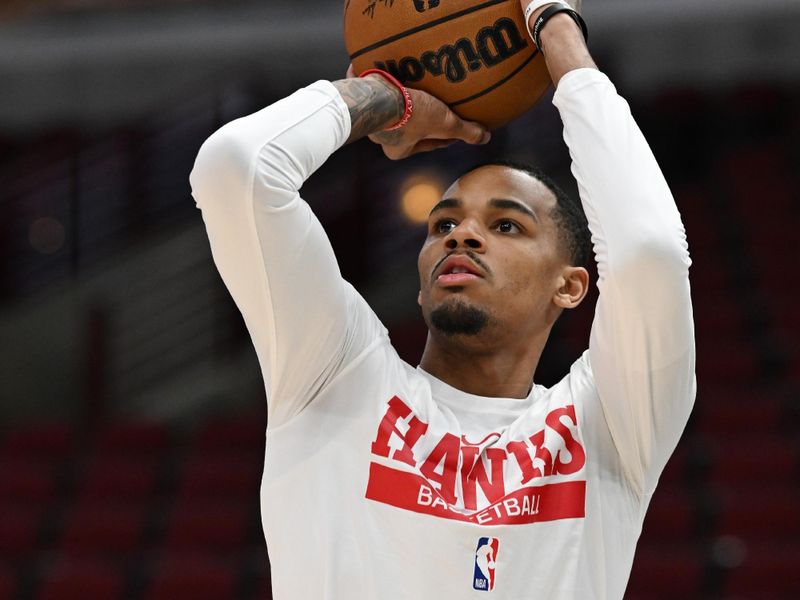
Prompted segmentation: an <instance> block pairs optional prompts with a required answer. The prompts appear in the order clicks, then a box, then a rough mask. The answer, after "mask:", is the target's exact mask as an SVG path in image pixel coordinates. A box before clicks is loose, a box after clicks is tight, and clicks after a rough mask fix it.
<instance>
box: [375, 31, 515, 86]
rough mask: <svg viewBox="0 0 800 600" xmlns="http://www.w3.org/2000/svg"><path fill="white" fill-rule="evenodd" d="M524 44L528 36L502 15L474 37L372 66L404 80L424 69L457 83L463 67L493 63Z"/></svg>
mask: <svg viewBox="0 0 800 600" xmlns="http://www.w3.org/2000/svg"><path fill="white" fill-rule="evenodd" d="M527 47H528V40H527V38H526V37H525V36H523V35H522V33H521V32H520V30H519V28H518V27H517V24H516V23H515V22H514V21H513V20H511V19H509V18H505V17H504V18H502V19H498V20H497V21H496V22H495V24H494V25H491V26H488V27H484V28H483V29H481V30H480V31H479V32H478V35H477V36H476V39H475V40H474V41H472V40H469V39H467V38H461V39H460V40H457V41H456V42H454V43H452V44H446V45H444V46H442V47H441V48H439V50H437V51H433V50H427V51H425V52H423V53H422V55H421V56H420V57H419V58H415V57H413V56H406V57H404V58H401V59H400V60H399V61H396V60H387V61H375V67H376V68H378V69H383V70H384V71H388V72H389V73H391V74H392V75H394V76H395V77H396V78H397V79H399V80H400V81H402V82H403V83H405V84H411V83H415V82H417V81H420V80H422V78H423V77H424V76H425V73H426V72H427V73H430V74H431V75H432V76H434V77H441V76H442V75H444V76H445V77H446V78H447V80H448V81H449V82H451V83H459V82H461V81H464V80H465V79H466V78H467V69H469V71H473V72H474V71H478V70H479V69H481V68H491V67H494V66H497V65H499V64H500V63H502V62H503V61H506V60H508V59H510V58H511V57H512V56H514V55H515V54H517V53H519V52H521V51H522V50H524V49H525V48H527Z"/></svg>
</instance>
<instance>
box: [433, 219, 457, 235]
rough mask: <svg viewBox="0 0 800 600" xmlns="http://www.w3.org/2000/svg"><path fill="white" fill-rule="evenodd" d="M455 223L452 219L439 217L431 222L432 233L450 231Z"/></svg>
mask: <svg viewBox="0 0 800 600" xmlns="http://www.w3.org/2000/svg"><path fill="white" fill-rule="evenodd" d="M455 227H456V223H455V221H453V220H452V219H439V220H438V221H436V223H434V224H433V231H434V233H450V232H451V231H453V229H455Z"/></svg>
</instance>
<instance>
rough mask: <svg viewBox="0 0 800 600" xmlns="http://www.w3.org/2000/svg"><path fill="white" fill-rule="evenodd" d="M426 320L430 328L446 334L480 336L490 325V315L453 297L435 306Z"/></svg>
mask: <svg viewBox="0 0 800 600" xmlns="http://www.w3.org/2000/svg"><path fill="white" fill-rule="evenodd" d="M425 320H426V321H427V323H428V328H429V329H431V330H435V331H437V332H439V333H441V334H444V335H446V336H456V335H464V336H478V335H479V334H481V333H482V332H483V331H484V330H485V329H486V327H487V325H489V322H490V315H489V313H488V311H486V310H485V309H483V308H480V307H478V306H475V305H474V304H472V303H470V302H467V301H465V300H463V299H461V298H451V299H449V300H446V301H445V302H442V303H441V304H439V305H438V306H436V307H435V308H433V309H432V310H431V311H430V312H429V313H428V315H427V318H426V319H425Z"/></svg>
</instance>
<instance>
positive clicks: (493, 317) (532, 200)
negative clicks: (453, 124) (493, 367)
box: [418, 166, 569, 339]
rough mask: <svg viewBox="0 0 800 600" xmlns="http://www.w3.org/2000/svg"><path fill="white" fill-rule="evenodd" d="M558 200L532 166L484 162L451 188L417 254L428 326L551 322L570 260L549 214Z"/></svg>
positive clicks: (488, 329) (472, 329) (485, 329)
mask: <svg viewBox="0 0 800 600" xmlns="http://www.w3.org/2000/svg"><path fill="white" fill-rule="evenodd" d="M555 205H556V199H555V197H554V195H553V194H552V192H550V190H549V189H547V187H546V186H545V185H544V184H542V183H541V182H539V181H538V180H536V179H534V178H533V177H531V176H529V175H528V174H527V173H524V172H522V171H518V170H516V169H511V168H508V167H502V166H488V167H482V168H480V169H478V170H476V171H473V172H471V173H468V174H467V175H465V176H464V177H462V178H461V179H459V180H458V181H456V182H455V183H454V184H453V185H452V186H451V187H450V189H448V190H447V191H446V192H445V194H444V198H443V199H442V201H441V202H440V203H439V204H438V205H437V206H436V207H434V209H433V211H432V212H431V215H430V217H429V219H428V237H427V239H426V241H425V244H424V245H423V247H422V250H421V251H420V254H419V259H418V267H419V275H420V294H419V304H420V306H421V307H422V313H423V316H424V317H425V321H426V323H427V324H428V327H429V329H431V331H432V332H434V333H435V332H438V333H442V334H445V335H448V336H453V335H466V336H479V337H478V339H480V337H483V336H484V335H488V336H490V337H491V338H496V337H500V338H506V337H508V336H509V335H511V336H515V335H521V336H526V335H531V334H532V333H534V332H537V331H541V330H542V329H544V328H549V327H550V326H551V325H552V323H553V322H554V321H555V319H556V318H557V317H558V314H559V313H560V311H561V308H562V307H560V306H558V305H557V304H556V303H555V302H554V296H555V295H556V291H557V290H558V289H559V288H560V287H561V286H562V285H563V277H562V276H563V272H564V269H565V268H568V267H569V264H568V263H569V261H568V257H567V256H566V252H565V251H564V250H563V249H562V248H561V245H560V243H559V235H558V227H557V225H556V223H555V221H554V220H553V218H552V212H553V209H554V208H555Z"/></svg>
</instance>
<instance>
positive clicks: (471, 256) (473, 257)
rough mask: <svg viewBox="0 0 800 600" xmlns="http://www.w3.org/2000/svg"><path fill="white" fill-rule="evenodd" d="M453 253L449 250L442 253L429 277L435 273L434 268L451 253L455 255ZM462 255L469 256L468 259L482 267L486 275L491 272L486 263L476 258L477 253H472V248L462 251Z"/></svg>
mask: <svg viewBox="0 0 800 600" xmlns="http://www.w3.org/2000/svg"><path fill="white" fill-rule="evenodd" d="M455 254H456V253H455V252H451V253H449V254H445V255H444V256H443V257H442V258H441V260H439V261H438V262H437V263H436V264H435V265H434V266H433V270H432V271H431V277H433V274H434V273H436V270H437V269H438V268H439V266H440V265H441V264H442V263H443V262H444V261H446V260H447V259H448V258H450V257H451V256H453V255H455ZM463 256H466V257H467V258H469V259H470V260H471V261H472V262H474V263H475V264H476V265H478V266H479V267H480V268H481V269H483V270H484V271H485V272H486V274H487V275H491V273H492V270H491V269H490V268H489V267H488V266H486V263H484V262H483V261H482V260H481V259H480V258H478V255H477V254H475V253H474V252H473V251H472V250H467V251H466V252H464V253H463Z"/></svg>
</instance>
